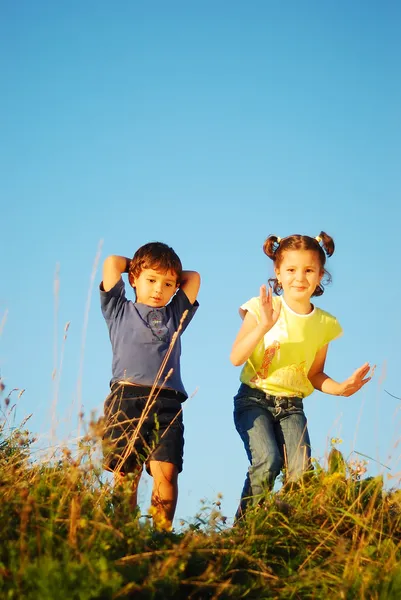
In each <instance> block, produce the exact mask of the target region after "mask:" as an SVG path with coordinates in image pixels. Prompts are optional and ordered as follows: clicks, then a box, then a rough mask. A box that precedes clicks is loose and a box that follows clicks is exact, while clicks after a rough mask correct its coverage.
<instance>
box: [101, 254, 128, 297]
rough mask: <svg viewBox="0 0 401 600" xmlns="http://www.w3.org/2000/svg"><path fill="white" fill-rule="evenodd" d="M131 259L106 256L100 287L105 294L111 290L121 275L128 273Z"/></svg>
mask: <svg viewBox="0 0 401 600" xmlns="http://www.w3.org/2000/svg"><path fill="white" fill-rule="evenodd" d="M130 264H131V259H130V258H127V257H126V256H116V255H111V256H108V257H107V258H106V259H105V261H104V263H103V281H102V286H103V290H104V291H105V292H108V291H110V290H111V288H113V287H114V286H115V285H116V283H117V281H119V279H120V277H121V274H122V273H128V271H129V266H130Z"/></svg>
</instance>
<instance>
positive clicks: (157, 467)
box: [149, 460, 178, 485]
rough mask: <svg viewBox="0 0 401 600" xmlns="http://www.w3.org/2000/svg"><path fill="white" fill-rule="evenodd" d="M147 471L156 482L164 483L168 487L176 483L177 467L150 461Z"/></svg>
mask: <svg viewBox="0 0 401 600" xmlns="http://www.w3.org/2000/svg"><path fill="white" fill-rule="evenodd" d="M149 470H150V474H151V475H152V477H153V479H154V480H156V481H160V482H166V483H168V484H170V485H174V484H175V483H177V480H178V467H177V466H176V465H173V464H172V463H166V462H161V461H156V460H151V461H150V462H149Z"/></svg>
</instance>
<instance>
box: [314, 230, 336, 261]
mask: <svg viewBox="0 0 401 600" xmlns="http://www.w3.org/2000/svg"><path fill="white" fill-rule="evenodd" d="M315 240H316V241H317V242H318V244H319V246H320V245H321V247H322V248H323V250H324V251H325V252H326V254H327V256H329V257H330V256H331V255H332V254H333V253H334V249H335V245H334V240H333V238H332V237H330V236H329V235H328V234H327V233H326V232H325V231H321V232H320V233H319V235H317V236H316V238H315Z"/></svg>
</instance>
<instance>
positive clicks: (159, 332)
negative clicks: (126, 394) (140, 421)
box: [100, 278, 199, 398]
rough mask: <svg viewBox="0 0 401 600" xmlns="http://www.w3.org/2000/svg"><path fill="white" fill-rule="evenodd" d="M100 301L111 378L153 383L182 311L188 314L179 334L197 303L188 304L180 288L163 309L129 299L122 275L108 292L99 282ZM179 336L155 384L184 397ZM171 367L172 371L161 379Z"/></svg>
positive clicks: (149, 384)
mask: <svg viewBox="0 0 401 600" xmlns="http://www.w3.org/2000/svg"><path fill="white" fill-rule="evenodd" d="M100 304H101V308H102V313H103V316H104V318H105V320H106V323H107V327H108V329H109V335H110V341H111V346H112V350H113V363H112V380H111V381H112V382H114V381H131V382H132V383H136V384H138V385H145V386H152V385H153V384H154V383H155V379H156V375H157V373H158V371H159V369H160V366H161V364H162V362H163V359H164V357H165V356H166V353H167V350H168V349H169V346H170V342H171V338H172V336H173V334H174V332H175V331H177V329H178V326H179V323H180V320H181V317H182V315H183V313H184V311H186V310H188V314H187V316H186V317H185V319H184V321H183V324H182V328H181V331H180V335H181V333H183V331H184V330H185V329H186V327H187V325H188V324H189V322H190V321H191V319H192V317H193V316H194V314H195V312H196V310H197V308H198V306H199V304H198V302H196V301H195V303H194V304H191V303H190V301H189V300H188V298H187V296H186V294H185V292H183V291H182V290H181V289H180V288H179V289H178V291H177V293H176V294H175V295H174V296H173V298H172V300H171V302H170V303H169V304H168V305H167V306H163V307H162V308H153V307H151V306H147V305H146V304H142V303H140V302H132V301H131V300H127V298H126V296H125V284H124V281H123V279H122V278H121V279H120V280H119V281H118V282H117V283H116V285H115V286H114V287H113V288H112V289H111V290H109V291H108V292H105V291H103V289H102V284H101V285H100ZM180 335H179V336H178V337H177V339H176V341H175V344H174V346H173V349H172V351H171V354H170V356H169V359H168V361H167V364H166V366H165V368H164V370H163V373H162V374H161V376H160V377H159V379H158V381H157V385H158V387H165V388H169V389H173V390H175V391H177V392H180V393H181V394H184V395H185V397H186V398H187V397H188V394H187V393H186V391H185V388H184V385H183V383H182V380H181V370H180V356H181V339H180ZM170 369H172V370H173V371H172V373H171V375H170V376H169V377H168V379H167V380H166V381H164V380H165V377H166V375H167V373H168V372H169V371H170Z"/></svg>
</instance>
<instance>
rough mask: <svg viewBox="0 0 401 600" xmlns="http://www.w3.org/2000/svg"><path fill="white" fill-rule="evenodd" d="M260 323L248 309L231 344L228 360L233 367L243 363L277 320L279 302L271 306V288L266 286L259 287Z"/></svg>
mask: <svg viewBox="0 0 401 600" xmlns="http://www.w3.org/2000/svg"><path fill="white" fill-rule="evenodd" d="M259 299H260V323H258V322H257V320H256V319H255V317H254V316H253V315H251V314H250V312H249V311H248V312H247V313H246V315H245V318H244V322H243V323H242V325H241V329H240V330H239V332H238V335H237V337H236V339H235V342H234V344H233V347H232V350H231V354H230V360H231V362H232V364H233V365H234V367H239V366H240V365H243V364H244V362H245V361H247V360H248V358H249V357H250V356H251V354H252V352H253V351H254V350H255V348H256V346H257V345H258V344H259V342H260V341H261V340H262V339H263V337H264V335H265V334H266V333H267V332H268V331H270V329H271V328H272V327H273V325H274V324H275V323H276V322H277V319H278V317H279V315H280V309H281V302H280V304H278V306H277V308H276V309H274V308H273V297H272V290H271V288H269V291H267V290H266V286H265V285H262V286H261V287H260V296H259Z"/></svg>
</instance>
